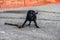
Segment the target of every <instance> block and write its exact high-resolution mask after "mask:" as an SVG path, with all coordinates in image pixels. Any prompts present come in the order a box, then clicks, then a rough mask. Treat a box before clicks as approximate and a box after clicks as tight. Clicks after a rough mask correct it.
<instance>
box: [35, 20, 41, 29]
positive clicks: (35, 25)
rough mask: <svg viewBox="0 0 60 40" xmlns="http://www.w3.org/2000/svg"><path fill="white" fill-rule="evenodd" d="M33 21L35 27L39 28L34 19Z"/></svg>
mask: <svg viewBox="0 0 60 40" xmlns="http://www.w3.org/2000/svg"><path fill="white" fill-rule="evenodd" d="M34 23H35V26H36V28H40V27H39V26H38V25H37V22H36V20H34Z"/></svg>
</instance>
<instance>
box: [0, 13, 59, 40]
mask: <svg viewBox="0 0 60 40" xmlns="http://www.w3.org/2000/svg"><path fill="white" fill-rule="evenodd" d="M0 15H1V16H2V18H1V16H0V40H60V21H59V20H60V19H59V18H60V16H59V14H40V15H38V19H39V18H40V19H39V20H37V24H38V25H39V27H40V28H35V26H34V23H33V22H32V23H31V26H27V24H28V22H27V23H26V25H25V27H24V28H21V29H18V28H17V27H16V26H10V25H4V23H5V22H9V23H13V24H18V25H22V24H23V22H24V20H25V19H19V18H18V17H21V16H23V17H24V16H25V15H23V14H20V15H21V16H19V14H18V16H14V15H15V14H13V15H11V14H9V15H8V14H0ZM4 15H5V16H4ZM3 16H4V17H9V16H11V17H12V16H14V17H15V18H17V19H13V18H12V19H11V18H3ZM46 19H49V20H46Z"/></svg>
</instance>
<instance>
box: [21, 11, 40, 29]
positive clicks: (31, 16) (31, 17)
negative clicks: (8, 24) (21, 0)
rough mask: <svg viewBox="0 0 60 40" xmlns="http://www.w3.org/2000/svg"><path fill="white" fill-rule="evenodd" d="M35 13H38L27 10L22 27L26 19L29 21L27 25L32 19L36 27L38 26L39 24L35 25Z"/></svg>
mask: <svg viewBox="0 0 60 40" xmlns="http://www.w3.org/2000/svg"><path fill="white" fill-rule="evenodd" d="M36 14H38V12H35V11H34V10H29V11H28V12H27V16H26V20H25V22H24V23H23V25H22V27H24V25H25V23H26V22H27V21H29V24H28V25H29V26H30V24H31V21H33V22H34V23H35V26H36V28H39V26H38V25H37V22H36Z"/></svg>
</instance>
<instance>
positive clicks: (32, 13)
mask: <svg viewBox="0 0 60 40" xmlns="http://www.w3.org/2000/svg"><path fill="white" fill-rule="evenodd" d="M36 14H38V12H35V11H34V10H29V11H28V15H29V16H31V17H32V16H36Z"/></svg>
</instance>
